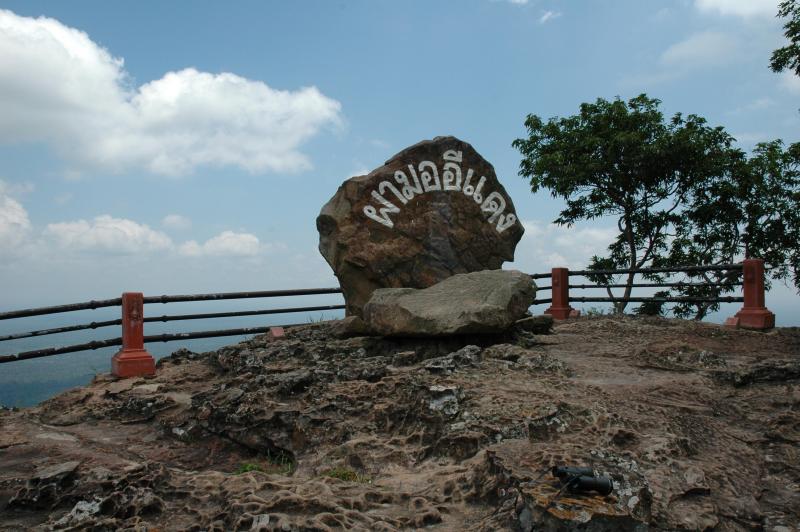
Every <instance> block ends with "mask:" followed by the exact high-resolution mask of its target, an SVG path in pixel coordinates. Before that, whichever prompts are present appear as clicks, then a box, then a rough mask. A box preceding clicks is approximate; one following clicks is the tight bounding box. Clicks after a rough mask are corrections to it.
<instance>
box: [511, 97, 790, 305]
mask: <svg viewBox="0 0 800 532" xmlns="http://www.w3.org/2000/svg"><path fill="white" fill-rule="evenodd" d="M660 104H661V102H660V100H657V99H653V98H649V97H647V95H644V94H642V95H640V96H637V97H636V98H633V99H631V100H629V101H627V102H625V101H622V100H620V99H619V98H616V99H615V100H613V101H607V100H604V99H602V98H600V99H598V100H597V101H596V102H594V103H584V104H582V105H581V106H580V112H579V114H577V115H574V116H569V117H565V118H551V119H550V120H548V121H547V122H545V121H543V120H542V119H541V118H539V117H538V116H536V115H529V116H528V117H527V119H526V121H525V126H526V128H527V132H528V137H527V138H521V139H517V140H515V141H514V143H513V145H514V147H516V148H517V149H519V151H520V153H521V154H522V161H521V163H520V171H519V173H520V175H521V176H523V177H525V178H527V179H529V180H530V185H531V191H532V192H538V191H539V190H540V189H547V190H548V191H549V192H550V194H551V195H552V196H553V197H556V198H560V199H563V200H564V201H565V203H566V207H565V208H564V209H563V210H562V211H561V212H560V213H559V216H558V218H556V220H555V223H558V224H561V225H568V226H569V225H572V224H573V223H575V222H576V221H579V220H591V219H594V218H599V217H606V216H610V217H613V218H615V219H616V224H617V228H618V230H619V231H618V234H617V236H616V237H615V239H614V241H613V242H612V243H611V245H610V246H609V248H608V254H607V255H606V256H603V257H598V256H595V257H593V259H592V261H591V264H590V265H589V268H590V269H615V268H630V269H634V268H642V267H647V266H656V267H658V266H676V265H686V264H722V263H730V262H735V261H737V260H738V259H740V258H741V257H742V256H743V255H744V252H745V248H747V249H748V250H749V252H750V254H751V255H752V256H756V257H761V258H764V259H765V261H766V263H767V267H768V268H771V272H772V275H773V276H774V277H775V278H785V277H787V275H789V274H790V272H793V275H794V280H795V283H796V284H798V283H800V280H798V277H797V271H798V268H799V267H800V264H799V263H798V262H799V260H800V259H799V256H800V253H799V252H798V245H800V244H798V238H797V237H798V230H800V229H799V228H800V214H798V212H800V208H798V207H800V194H799V193H798V168H799V166H798V161H800V158H798V155H800V153H798V152H800V149H797V148H796V147H792V148H791V149H790V150H788V151H784V150H783V144H782V143H781V142H780V141H775V142H772V143H766V144H760V145H759V146H758V147H757V148H756V149H755V150H754V152H753V155H752V157H751V158H749V159H748V157H747V156H746V155H745V153H744V152H742V151H741V150H739V149H738V148H735V147H734V146H733V143H734V142H735V139H734V138H733V137H732V136H731V135H729V134H728V133H726V132H725V130H724V129H723V128H722V127H711V126H709V125H708V124H707V123H706V120H705V119H704V118H702V117H699V116H697V115H688V116H684V115H682V114H680V113H677V114H675V115H674V116H673V117H672V118H671V119H669V120H665V118H664V116H663V114H662V113H661V111H660V110H659V106H660ZM698 275H701V276H703V277H702V279H701V280H704V281H710V282H714V283H717V284H718V286H714V287H695V286H685V287H678V288H677V289H674V290H673V291H670V292H663V291H662V292H661V293H660V295H662V296H667V295H672V294H673V292H677V295H683V296H693V297H705V298H708V297H715V296H717V295H719V294H720V293H722V292H726V291H731V290H733V288H734V285H733V283H734V279H733V278H729V277H726V276H724V275H714V274H694V275H692V276H688V277H696V276H698ZM591 278H592V280H593V281H595V282H600V283H608V282H610V280H611V278H610V277H609V276H604V275H596V276H591ZM646 278H649V279H652V280H655V281H660V280H663V279H664V276H662V275H657V274H650V275H648V276H646ZM633 281H634V275H633V274H630V275H628V276H627V280H626V282H625V292H624V294H623V296H624V297H627V296H629V295H630V294H631V288H632V286H631V285H632V284H633ZM798 286H800V284H798ZM608 293H609V295H612V292H611V291H610V290H608ZM625 307H626V304H625V303H624V302H620V303H617V304H616V305H615V310H616V311H617V312H623V311H624V309H625ZM662 307H663V305H657V304H651V305H646V306H645V307H643V308H642V309H641V311H642V312H646V313H660V312H663V308H662ZM715 308H716V305H714V304H705V303H700V304H682V305H678V306H677V307H676V313H678V314H679V315H689V314H692V313H693V314H694V315H695V317H697V318H701V317H703V316H704V315H705V314H706V312H707V311H708V310H713V309H715Z"/></svg>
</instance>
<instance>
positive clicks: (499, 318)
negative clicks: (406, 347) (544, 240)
mask: <svg viewBox="0 0 800 532" xmlns="http://www.w3.org/2000/svg"><path fill="white" fill-rule="evenodd" d="M535 297H536V289H535V288H534V286H533V281H532V280H531V278H530V276H529V275H527V274H524V273H522V272H519V271H516V270H511V271H507V270H484V271H480V272H473V273H461V274H457V275H454V276H452V277H449V278H447V279H445V280H444V281H442V282H440V283H437V284H435V285H433V286H431V287H428V288H424V289H421V290H417V289H414V288H379V289H378V290H375V291H374V292H373V293H372V297H371V298H370V300H369V302H367V304H366V305H365V306H364V321H365V322H366V324H367V326H368V327H369V329H370V331H372V332H373V333H376V334H380V335H383V336H448V335H455V334H475V333H501V332H503V331H505V330H507V329H508V328H509V327H511V325H513V324H514V322H516V321H517V320H519V319H520V318H522V317H523V316H525V314H526V312H527V311H528V308H530V306H531V305H532V304H533V300H534V299H535Z"/></svg>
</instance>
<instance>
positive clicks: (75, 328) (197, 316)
mask: <svg viewBox="0 0 800 532" xmlns="http://www.w3.org/2000/svg"><path fill="white" fill-rule="evenodd" d="M343 308H345V305H323V306H317V307H292V308H276V309H267V310H244V311H240V312H211V313H206V314H183V315H175V316H151V317H147V318H144V320H142V321H144V322H167V321H179V320H200V319H207V318H229V317H237V316H261V315H267V314H289V313H292V312H317V311H322V310H341V309H343ZM121 324H122V320H121V319H117V320H109V321H93V322H91V323H84V324H81V325H70V326H68V327H57V328H55V329H42V330H39V331H29V332H24V333H17V334H9V335H7V336H0V342H4V341H7V340H19V339H21V338H32V337H35V336H45V335H48V334H59V333H65V332H72V331H82V330H86V329H98V328H100V327H111V326H113V325H121Z"/></svg>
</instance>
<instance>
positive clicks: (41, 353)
mask: <svg viewBox="0 0 800 532" xmlns="http://www.w3.org/2000/svg"><path fill="white" fill-rule="evenodd" d="M301 325H307V324H305V323H291V324H288V325H280V327H299V326H301ZM273 327H275V326H274V325H273ZM269 330H270V327H245V328H241V329H221V330H216V331H196V332H185V333H171V334H153V335H149V336H145V337H144V343H146V344H148V343H152V342H173V341H175V340H192V339H196V338H217V337H222V336H248V335H251V334H262V333H266V332H268V331H269ZM117 345H122V338H109V339H108V340H98V341H94V342H88V343H85V344H77V345H69V346H66V347H49V348H47V349H37V350H35V351H25V352H22V353H16V354H13V355H0V364H2V363H4V362H15V361H17V360H29V359H32V358H42V357H49V356H54V355H63V354H65V353H76V352H78V351H93V350H95V349H101V348H103V347H113V346H117Z"/></svg>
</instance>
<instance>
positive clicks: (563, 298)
mask: <svg viewBox="0 0 800 532" xmlns="http://www.w3.org/2000/svg"><path fill="white" fill-rule="evenodd" d="M551 280H552V282H551V283H550V285H551V287H552V294H553V301H552V302H551V303H550V306H549V307H548V308H547V310H545V311H544V313H545V314H550V315H551V316H553V318H554V319H557V320H565V319H567V318H570V317H575V316H577V315H578V311H577V310H575V309H573V308H572V307H571V306H569V270H568V269H567V268H553V269H552V270H551Z"/></svg>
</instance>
